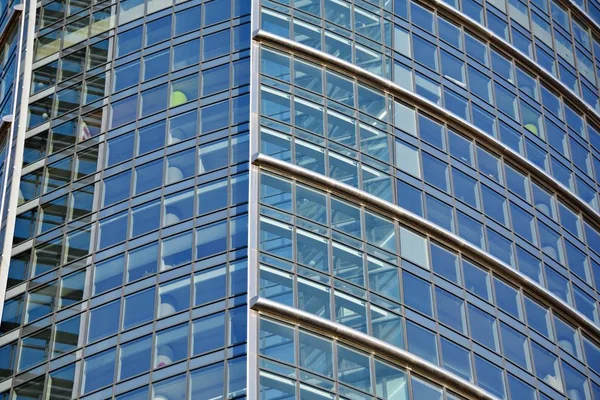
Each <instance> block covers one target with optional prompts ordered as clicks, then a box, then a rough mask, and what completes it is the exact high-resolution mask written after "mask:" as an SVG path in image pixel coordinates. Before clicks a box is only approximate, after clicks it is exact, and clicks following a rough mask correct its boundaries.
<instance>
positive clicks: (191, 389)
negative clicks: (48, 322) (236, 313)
mask: <svg viewBox="0 0 600 400" xmlns="http://www.w3.org/2000/svg"><path fill="white" fill-rule="evenodd" d="M198 322H201V321H198ZM181 333H182V332H176V331H173V332H170V331H169V330H167V331H163V332H162V341H164V342H165V343H164V344H161V345H160V347H159V349H160V348H170V347H167V346H172V345H173V344H176V345H178V346H181V345H182V343H180V342H182V340H181V339H180V338H177V337H176V336H175V335H181ZM198 333H199V334H200V335H201V336H205V335H206V332H204V334H202V333H201V332H200V330H199V332H198ZM158 335H161V333H159V334H157V340H161V338H160V337H159V336H158ZM170 339H173V340H175V343H173V344H169V343H166V341H167V340H170ZM147 342H148V340H147V339H146V340H144V339H143V338H142V339H139V340H137V341H132V342H130V343H127V344H123V345H121V346H120V348H119V356H117V354H116V353H117V349H116V348H113V349H111V350H107V351H105V352H103V353H100V354H96V355H92V356H89V357H86V358H85V359H84V360H81V361H77V362H75V363H73V364H70V365H67V366H65V367H62V368H59V369H55V370H53V371H51V372H50V373H49V374H45V375H42V376H40V377H37V378H35V379H32V380H29V381H28V382H26V383H22V384H20V385H18V386H16V387H15V388H14V389H13V392H12V397H9V392H6V393H2V394H0V399H2V400H9V399H12V400H43V399H70V398H74V397H77V396H79V395H80V394H82V395H85V394H87V393H88V392H90V391H93V390H96V389H98V388H100V387H104V386H106V385H109V384H112V383H113V382H118V381H119V380H120V379H122V377H123V376H124V375H123V374H125V375H126V374H128V373H130V372H139V371H140V370H142V369H141V368H139V367H142V366H143V365H144V361H148V360H150V355H151V352H152V349H151V348H149V347H148V345H149V343H147ZM179 348H180V347H177V349H178V351H179ZM238 353H239V351H238ZM238 355H239V354H234V356H236V358H229V359H226V360H225V361H222V360H223V359H224V358H228V357H230V356H228V355H225V354H223V353H222V352H221V353H214V354H211V355H207V356H201V357H196V358H194V359H192V360H191V361H190V362H189V365H190V368H191V369H193V370H191V371H188V372H183V371H185V370H186V365H187V362H185V361H184V362H180V363H179V364H177V365H174V366H173V367H171V368H169V367H165V368H164V369H159V370H157V371H155V372H153V373H152V374H150V373H146V374H144V375H141V376H138V377H137V378H134V379H131V380H127V381H123V382H121V383H119V384H117V385H116V387H115V390H114V392H115V395H114V397H113V396H112V393H113V387H112V386H109V387H108V388H106V389H104V390H100V391H96V392H95V393H93V394H92V395H90V396H85V397H82V398H85V399H89V400H91V399H113V398H114V399H116V400H151V399H157V398H178V399H196V398H199V397H198V396H202V398H204V397H203V396H204V395H205V394H206V395H210V396H213V397H211V398H229V399H233V398H236V399H243V398H245V397H244V395H245V393H246V357H245V356H242V357H237V356H238ZM117 357H118V358H117ZM115 359H116V360H117V361H118V363H117V365H115V364H114V363H115ZM216 361H219V362H216ZM148 363H149V362H148ZM207 364H210V365H207ZM198 367H200V368H198ZM136 368H138V371H136ZM175 374H179V375H175ZM173 375H175V376H173ZM151 380H152V381H153V383H152V384H150V385H148V382H149V381H151ZM140 386H141V387H140ZM136 387H139V388H137V389H134V390H131V389H133V388H136ZM75 388H80V391H79V392H80V393H77V392H75V391H74V389H75ZM186 393H187V394H186ZM77 398H79V397H77Z"/></svg>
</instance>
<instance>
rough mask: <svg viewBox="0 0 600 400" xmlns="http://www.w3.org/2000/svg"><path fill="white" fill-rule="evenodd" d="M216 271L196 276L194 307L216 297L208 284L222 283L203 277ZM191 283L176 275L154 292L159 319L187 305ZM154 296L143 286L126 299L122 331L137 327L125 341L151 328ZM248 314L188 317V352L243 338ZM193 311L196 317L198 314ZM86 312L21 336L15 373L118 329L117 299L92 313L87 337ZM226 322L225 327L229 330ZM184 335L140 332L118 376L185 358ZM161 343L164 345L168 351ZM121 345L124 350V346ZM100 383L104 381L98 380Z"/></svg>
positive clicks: (181, 329) (180, 329) (183, 331)
mask: <svg viewBox="0 0 600 400" xmlns="http://www.w3.org/2000/svg"><path fill="white" fill-rule="evenodd" d="M214 273H215V271H214V270H213V271H210V272H207V273H204V274H198V275H197V276H196V277H194V285H193V287H195V288H196V289H195V290H196V291H198V290H207V292H206V293H200V294H197V295H196V297H193V299H194V303H193V304H192V305H193V306H197V305H204V303H203V301H204V300H207V299H211V297H217V298H218V297H219V296H213V295H214V294H219V293H218V288H216V287H214V286H211V285H215V284H217V283H220V282H219V281H218V278H219V277H217V279H215V277H212V279H208V278H207V277H208V276H209V275H211V274H214ZM202 275H203V276H202ZM224 277H225V276H223V278H224ZM189 283H190V282H189V278H187V280H185V279H180V280H177V281H173V282H171V283H166V284H163V285H161V286H160V288H159V291H158V294H159V301H158V303H159V304H158V307H157V309H158V312H157V315H156V317H157V318H163V317H167V316H169V315H171V314H173V313H175V312H179V311H182V310H185V309H188V308H189V306H190V304H189V303H190V293H189V292H190V284H189ZM186 289H187V290H186ZM223 289H224V288H223ZM154 296H155V291H154V289H147V290H144V291H142V292H139V293H136V294H133V295H130V296H127V297H125V300H124V307H125V308H124V311H123V313H124V321H123V330H128V329H129V328H131V327H133V326H137V328H136V329H137V330H138V331H139V332H128V333H126V334H122V336H125V337H126V339H125V340H129V339H130V338H133V337H134V336H139V335H140V334H145V333H147V332H148V331H149V330H150V329H149V328H151V327H148V326H141V325H142V324H145V323H146V322H149V321H151V320H152V319H153V311H154V303H155V299H154ZM246 313H247V311H246V309H245V307H241V308H235V309H232V310H229V312H228V313H227V315H228V316H227V317H226V314H225V312H221V313H218V314H213V315H211V316H209V317H203V318H200V319H198V320H195V321H192V325H193V333H192V335H191V337H192V344H191V346H192V347H193V351H192V352H191V354H190V355H191V356H195V355H199V354H204V353H208V352H213V351H216V350H219V349H221V348H222V347H228V346H233V345H236V344H239V343H240V342H243V341H245V335H246V332H245V331H246V329H245V326H246V323H245V318H246ZM196 314H197V315H200V313H196ZM84 316H85V315H83V314H80V315H78V316H76V317H73V318H70V319H68V320H65V321H61V322H59V323H57V324H56V325H51V326H49V327H47V328H44V329H42V330H39V331H38V332H36V333H34V334H32V335H29V336H27V337H23V338H22V339H21V340H20V347H19V357H18V361H17V364H16V365H17V367H16V369H15V372H17V373H20V372H23V371H26V370H29V369H31V368H32V367H34V366H37V365H39V364H40V363H45V362H46V361H49V360H50V359H54V358H56V357H59V356H62V355H63V354H66V353H71V352H72V351H73V350H75V349H77V348H80V347H82V346H83V345H87V344H88V343H89V342H95V341H96V340H97V339H105V338H106V337H108V336H111V335H112V334H114V333H116V332H117V331H118V329H116V327H117V326H118V324H119V302H118V301H117V302H112V303H109V304H107V305H105V306H102V307H99V308H97V309H93V310H92V311H91V312H90V321H89V323H88V324H89V332H88V336H87V340H86V339H85V338H86V331H87V330H86V327H85V325H83V324H82V322H81V321H82V317H84ZM188 317H189V315H188V313H186V314H182V315H180V316H178V317H176V318H173V319H170V320H165V321H162V320H161V323H160V324H159V326H160V327H163V326H167V325H172V324H173V322H179V321H181V320H182V318H185V319H187V318H188ZM100 319H101V320H100ZM99 320H100V321H99ZM226 321H229V323H228V324H226ZM226 326H227V327H228V328H227V329H226ZM80 332H81V334H80ZM99 334H100V336H99ZM161 336H162V338H161ZM187 337H188V335H187V324H182V325H179V326H177V327H175V328H169V329H167V330H165V331H162V335H161V332H159V333H158V334H157V337H156V340H155V344H154V345H152V335H148V336H144V337H142V338H141V339H139V338H137V339H136V340H135V341H134V342H133V343H135V344H133V343H129V344H128V345H127V346H125V347H128V348H130V349H131V350H129V352H127V351H122V353H123V352H125V354H126V355H127V356H128V357H131V358H130V359H129V360H127V359H122V361H124V362H125V363H126V364H123V365H120V368H119V370H120V373H119V376H118V380H125V379H128V378H130V377H132V376H135V375H138V374H140V373H143V372H146V371H148V370H149V369H150V368H151V365H152V366H153V368H157V367H163V366H166V365H169V364H172V363H175V362H178V361H180V360H181V359H184V358H187V356H188V351H187V346H186V344H187ZM183 340H185V341H183ZM115 341H116V340H111V341H110V342H111V343H113V342H115ZM176 341H177V342H176ZM140 342H143V343H140ZM111 343H109V345H110V344H111ZM95 347H98V348H106V347H107V346H106V345H104V344H99V345H97V346H95ZM161 347H162V348H161ZM164 347H167V349H165V348H164ZM121 349H122V350H123V346H122V347H121ZM151 349H154V353H155V354H154V356H153V361H154V362H152V363H150V361H151V360H150V358H151ZM157 350H158V352H157ZM92 351H93V350H92ZM127 353H129V354H127ZM136 353H137V354H136ZM74 357H75V355H74V354H71V355H70V356H67V358H68V359H72V358H74ZM137 357H140V358H139V359H137V362H135V363H134V362H131V361H133V360H134V359H136V358H137ZM60 362H62V363H64V362H65V359H61V361H60ZM3 375H5V376H6V377H8V376H10V374H9V373H7V374H3ZM106 379H110V381H109V383H110V382H111V381H112V377H110V376H108V377H106ZM99 386H104V385H103V384H101V385H99ZM99 386H96V387H95V388H97V387H99ZM91 390H93V389H89V388H88V389H87V390H86V392H89V391H91Z"/></svg>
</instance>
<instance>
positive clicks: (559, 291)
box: [262, 131, 599, 322]
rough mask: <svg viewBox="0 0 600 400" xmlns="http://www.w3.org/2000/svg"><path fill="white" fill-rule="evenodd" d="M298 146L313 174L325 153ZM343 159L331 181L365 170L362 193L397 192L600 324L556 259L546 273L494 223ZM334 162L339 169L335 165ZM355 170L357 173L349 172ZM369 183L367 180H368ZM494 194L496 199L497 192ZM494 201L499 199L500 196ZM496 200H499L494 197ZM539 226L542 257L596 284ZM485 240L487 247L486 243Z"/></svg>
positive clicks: (586, 292) (586, 293)
mask: <svg viewBox="0 0 600 400" xmlns="http://www.w3.org/2000/svg"><path fill="white" fill-rule="evenodd" d="M262 133H263V136H262V137H263V140H264V138H265V137H266V136H265V135H264V133H265V131H263V132H262ZM281 136H284V135H281ZM281 136H280V137H276V139H277V140H271V139H272V137H267V143H266V146H267V147H263V150H262V151H263V152H264V153H265V154H270V155H274V156H276V157H277V156H281V154H280V153H281V152H280V151H276V150H280V149H282V148H284V149H285V147H283V146H281V145H280V144H281V142H282V141H281ZM264 143H265V142H263V144H264ZM283 143H284V144H285V143H289V141H287V142H286V141H283ZM295 143H296V146H295V148H294V150H295V151H296V153H295V156H296V159H297V160H302V161H303V162H304V163H300V164H299V165H303V164H304V166H305V167H306V166H307V165H306V164H310V165H308V167H309V168H310V166H311V165H313V164H314V163H319V162H320V161H319V160H320V158H323V157H324V153H323V152H321V151H320V150H321V149H319V148H317V147H316V146H314V145H310V144H308V143H307V142H302V141H296V142H295ZM272 149H275V151H273V152H271V151H270V150H272ZM292 154H293V153H292ZM279 158H280V159H282V160H283V161H290V158H288V157H286V156H285V155H284V156H283V157H279ZM340 159H341V160H342V161H344V159H343V158H342V157H339V156H330V158H329V161H330V162H329V165H330V168H329V171H331V172H332V173H331V176H332V177H333V178H335V179H338V178H340V177H341V176H340V174H337V173H335V172H336V171H339V168H338V167H339V166H340V165H341V166H345V167H347V168H344V169H342V171H344V172H346V173H348V171H353V172H356V173H358V170H357V166H359V167H361V170H362V172H363V174H362V175H363V180H364V182H366V184H365V186H364V187H362V189H363V190H366V191H367V192H369V193H372V194H374V195H376V196H378V197H379V196H381V197H382V198H384V199H385V197H386V196H382V195H381V194H386V193H389V194H390V195H391V191H393V190H394V188H396V190H397V192H398V199H399V200H398V204H399V205H400V206H401V207H404V208H406V209H408V210H409V211H412V212H415V213H417V214H420V215H421V216H423V215H424V216H426V218H427V219H429V220H430V221H431V222H433V223H435V224H437V225H439V226H441V227H442V228H444V229H447V230H449V231H451V232H454V233H457V234H458V235H459V236H461V237H463V238H464V239H465V240H467V241H469V242H472V243H474V244H476V245H477V246H481V247H483V248H484V249H486V250H488V251H490V253H491V254H492V255H494V256H495V257H497V258H499V259H501V260H502V261H504V262H506V264H508V265H510V266H512V267H515V268H518V269H519V270H520V271H521V272H522V273H524V274H525V275H527V276H529V277H530V278H531V279H534V280H535V281H537V282H539V283H540V284H542V285H543V286H545V287H546V288H548V290H550V291H551V292H552V293H554V294H556V295H557V296H559V297H560V298H562V299H563V300H564V301H565V302H567V303H568V304H571V305H574V306H575V308H576V309H577V310H578V311H580V312H582V313H583V314H584V315H586V316H587V317H588V318H589V319H590V321H595V322H597V321H599V315H598V306H597V304H596V301H595V299H594V298H595V297H596V296H597V294H595V293H594V292H592V291H590V289H589V288H587V287H586V286H585V285H586V284H585V283H584V281H583V280H580V279H579V278H578V277H577V275H576V274H572V275H569V274H568V272H567V270H566V269H565V267H563V266H560V265H559V264H557V263H556V261H553V259H551V258H546V257H543V259H544V267H543V268H542V264H541V262H540V260H539V259H537V258H536V257H534V256H532V255H531V253H529V252H528V251H529V250H532V249H531V248H528V245H527V243H526V242H525V241H523V240H517V242H518V243H519V245H518V246H517V247H516V249H517V251H516V252H515V250H514V248H513V246H515V245H514V244H513V242H512V240H510V239H507V238H505V237H504V235H507V236H512V234H511V232H510V231H508V230H503V229H502V228H501V227H500V226H499V225H495V223H494V222H493V221H492V220H489V219H487V220H486V224H487V225H488V226H486V229H485V231H484V230H483V224H482V223H481V222H478V221H477V220H475V219H473V218H472V217H470V216H469V214H468V212H469V211H468V210H465V209H464V208H462V210H463V211H466V212H467V213H465V212H461V211H456V217H455V216H454V213H455V211H454V210H453V208H452V207H451V206H449V205H447V204H446V203H444V202H443V201H441V200H440V199H439V198H440V197H442V196H440V195H439V193H438V194H437V195H429V194H427V195H426V197H427V199H426V202H425V205H426V206H423V200H422V196H423V194H422V193H420V191H419V190H418V189H416V188H415V187H414V186H412V185H409V184H406V183H405V182H402V181H399V180H398V181H396V180H395V179H392V178H388V179H380V176H378V174H373V173H371V172H372V171H373V170H371V169H370V168H368V167H366V166H364V165H359V164H356V163H355V162H350V161H349V160H347V161H346V163H345V164H344V163H341V162H340ZM336 162H337V163H338V164H339V165H337V164H336ZM352 166H353V168H354V169H351V168H352ZM314 170H315V171H316V172H319V169H314ZM365 177H366V178H367V179H365ZM371 177H374V178H373V181H374V183H375V184H372V182H370V178H371ZM490 193H491V194H493V193H495V192H490ZM496 196H499V195H498V194H496ZM492 199H495V198H494V197H492ZM494 204H495V205H496V206H502V204H501V203H500V204H496V203H494ZM506 210H508V209H506ZM507 212H508V211H507ZM489 226H493V227H494V229H491V228H490V227H489ZM538 226H539V228H540V238H541V239H543V240H544V243H546V242H547V243H549V244H551V245H552V246H546V250H545V252H544V254H543V255H544V256H545V255H546V253H552V256H554V255H555V254H558V251H559V250H560V251H561V252H563V253H562V254H563V256H564V255H565V254H568V255H569V254H570V257H571V258H574V260H579V261H580V262H581V263H580V264H574V265H573V267H579V268H580V269H579V270H577V271H579V273H582V274H584V275H582V276H585V277H590V276H591V274H592V273H593V274H595V279H596V280H597V276H598V272H599V269H598V264H597V263H596V262H593V261H589V262H591V264H587V263H588V261H584V260H588V259H587V258H586V255H585V254H584V253H582V252H580V251H579V250H577V248H576V247H573V246H570V247H569V248H568V249H569V252H568V253H564V250H563V248H562V243H563V242H562V237H561V236H559V235H558V234H557V233H555V232H554V231H553V230H551V229H550V228H549V227H548V226H547V225H545V224H544V223H541V222H539V223H538ZM498 231H501V232H503V234H500V233H498ZM484 235H485V236H484ZM486 237H487V241H485V240H484V239H485V238H486ZM550 239H552V240H550ZM565 243H566V242H565ZM525 248H528V250H525ZM551 249H554V252H551ZM538 252H539V250H538ZM538 254H539V253H538ZM517 263H518V267H517ZM589 265H591V268H593V270H591V269H590V268H588V266H589ZM581 267H583V269H581ZM574 269H575V268H574ZM558 271H561V272H558ZM544 274H545V278H544ZM563 274H565V275H567V276H569V277H570V278H571V280H573V281H576V282H577V283H578V284H579V286H577V285H573V286H571V285H570V282H569V278H568V277H566V276H563ZM586 274H587V275H586ZM582 287H583V289H582Z"/></svg>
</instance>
